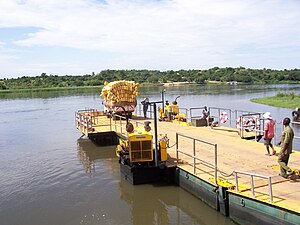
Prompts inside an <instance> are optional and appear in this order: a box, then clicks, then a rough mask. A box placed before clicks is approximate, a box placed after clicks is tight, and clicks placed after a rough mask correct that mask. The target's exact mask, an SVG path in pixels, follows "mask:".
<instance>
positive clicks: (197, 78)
mask: <svg viewBox="0 0 300 225" xmlns="http://www.w3.org/2000/svg"><path fill="white" fill-rule="evenodd" d="M114 80H133V81H136V82H139V83H166V82H192V83H197V84H205V83H208V82H212V81H217V82H238V83H245V84H268V83H269V84H272V83H273V84H275V83H297V82H299V81H300V69H292V70H286V69H285V70H272V69H249V68H244V67H238V68H232V67H226V68H219V67H214V68H211V69H208V70H177V71H173V70H169V71H159V70H103V71H101V72H99V73H94V72H93V73H92V74H86V75H80V76H79V75H64V76H58V75H47V74H46V73H42V74H41V75H39V76H35V77H32V76H22V77H18V78H10V79H8V78H4V79H0V90H1V89H2V90H13V89H33V88H56V87H80V86H99V85H103V83H104V81H108V82H111V81H114Z"/></svg>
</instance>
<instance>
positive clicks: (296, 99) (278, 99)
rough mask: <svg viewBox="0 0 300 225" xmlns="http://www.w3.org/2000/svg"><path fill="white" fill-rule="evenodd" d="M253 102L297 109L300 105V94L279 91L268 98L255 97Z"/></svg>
mask: <svg viewBox="0 0 300 225" xmlns="http://www.w3.org/2000/svg"><path fill="white" fill-rule="evenodd" d="M251 102H255V103H259V104H264V105H270V106H275V107H281V108H290V109H295V108H296V107H300V94H298V95H297V94H295V93H294V92H292V93H281V92H279V93H277V94H276V96H272V97H266V98H253V99H251Z"/></svg>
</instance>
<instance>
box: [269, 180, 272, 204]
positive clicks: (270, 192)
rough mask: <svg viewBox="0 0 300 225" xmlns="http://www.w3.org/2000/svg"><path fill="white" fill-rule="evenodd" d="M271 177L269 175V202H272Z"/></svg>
mask: <svg viewBox="0 0 300 225" xmlns="http://www.w3.org/2000/svg"><path fill="white" fill-rule="evenodd" d="M271 179H272V178H271V177H269V195H270V202H271V203H273V191H272V180H271Z"/></svg>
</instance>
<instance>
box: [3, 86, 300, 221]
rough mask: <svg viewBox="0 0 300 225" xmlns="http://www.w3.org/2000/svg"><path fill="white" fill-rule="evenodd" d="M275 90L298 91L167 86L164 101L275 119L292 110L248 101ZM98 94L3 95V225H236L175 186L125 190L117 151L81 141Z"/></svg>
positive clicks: (149, 91) (156, 93)
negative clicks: (83, 112) (85, 112)
mask: <svg viewBox="0 0 300 225" xmlns="http://www.w3.org/2000/svg"><path fill="white" fill-rule="evenodd" d="M161 91H162V88H161V87H148V88H141V96H140V98H139V101H140V100H141V99H142V98H144V97H149V98H150V100H153V101H155V100H160V96H161ZM278 91H281V92H284V91H289V92H295V93H299V92H300V85H250V86H239V85H238V86H180V87H166V88H165V99H169V101H172V100H173V99H175V98H176V97H177V96H178V95H180V96H181V97H180V98H179V99H178V103H179V105H180V107H185V108H191V107H202V106H204V105H207V106H214V107H224V108H230V109H239V110H246V111H247V110H249V109H251V111H254V112H255V111H258V112H265V111H269V112H271V113H272V115H273V117H274V118H275V119H276V120H278V121H280V120H282V118H284V117H286V116H288V117H290V116H291V110H290V109H284V108H277V107H269V106H264V105H260V104H255V103H251V102H250V101H249V99H250V98H254V97H265V96H272V95H275V94H276V93H277V92H278ZM99 92H100V90H95V91H90V90H89V91H79V92H37V93H27V94H2V95H0V224H3V225H19V224H22V225H29V224H30V225H35V224H36V225H40V224H43V225H47V224H49V225H50V224H51V225H53V224H65V225H69V224H70V225H71V224H118V225H119V224H135V225H140V224H201V225H205V224H209V225H214V224H216V225H217V224H221V225H222V224H223V225H229V224H233V223H232V222H231V221H230V220H229V219H228V218H225V217H223V216H221V215H220V214H219V213H218V212H216V211H214V210H213V209H211V208H210V207H208V206H207V205H205V204H204V203H202V202H201V201H200V200H197V199H196V198H195V197H193V196H192V195H190V194H189V193H187V192H186V191H184V190H182V189H181V188H179V187H177V186H164V185H152V184H151V185H150V184H149V185H138V186H133V185H131V184H129V183H128V182H127V181H126V180H124V179H123V178H122V177H121V176H120V172H119V165H118V160H117V158H116V157H115V155H114V147H99V146H96V145H95V144H94V143H92V142H90V141H89V140H88V139H85V138H79V137H80V136H81V134H80V133H79V131H77V130H76V128H75V124H74V112H75V111H77V110H78V109H84V108H98V109H101V108H102V104H101V99H100V97H99ZM294 130H295V133H296V135H297V134H298V133H299V128H298V127H294ZM298 136H300V135H298ZM299 146H300V145H299V143H298V140H295V148H298V147H299ZM298 149H299V148H298ZM291 160H292V159H291Z"/></svg>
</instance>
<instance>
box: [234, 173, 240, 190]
mask: <svg viewBox="0 0 300 225" xmlns="http://www.w3.org/2000/svg"><path fill="white" fill-rule="evenodd" d="M234 178H235V190H236V192H237V193H238V192H239V181H238V175H237V172H234Z"/></svg>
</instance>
